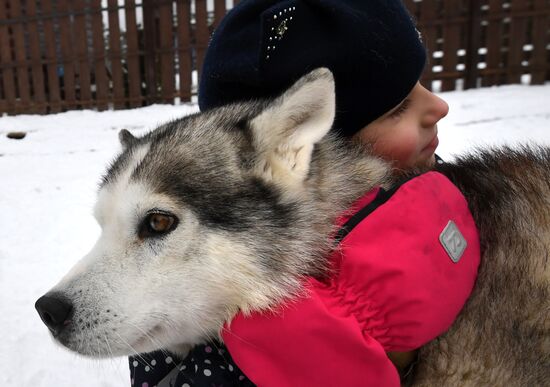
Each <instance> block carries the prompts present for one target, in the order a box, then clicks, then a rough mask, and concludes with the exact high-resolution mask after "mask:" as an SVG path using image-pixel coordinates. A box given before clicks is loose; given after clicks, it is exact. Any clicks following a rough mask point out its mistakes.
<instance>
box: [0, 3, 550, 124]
mask: <svg viewBox="0 0 550 387" xmlns="http://www.w3.org/2000/svg"><path fill="white" fill-rule="evenodd" d="M237 1H238V0H234V1H231V0H193V1H192V0H125V1H124V2H123V5H119V1H118V0H0V115H1V113H8V114H19V113H50V112H60V111H65V110H70V109H81V108H94V109H97V110H105V109H109V108H114V109H123V108H132V107H138V106H144V105H148V104H152V103H178V102H181V101H189V100H191V98H192V95H193V94H194V93H196V84H197V78H198V77H200V68H201V66H202V61H203V57H204V53H205V50H206V48H207V45H208V40H209V36H210V34H211V32H212V31H213V29H214V28H215V27H216V26H217V24H218V23H219V21H220V20H221V18H222V17H223V15H224V14H225V12H226V10H227V8H226V7H228V6H229V7H231V6H232V5H233V3H236V2H237ZM243 1H246V0H243ZM365 1H369V0H365ZM405 3H406V5H407V7H408V8H409V10H410V11H411V13H413V14H414V16H415V18H416V20H417V22H418V28H419V30H420V31H421V33H422V36H423V40H424V42H425V44H426V46H427V48H428V50H429V58H430V62H429V65H428V66H427V70H426V73H425V76H424V79H423V81H424V83H425V84H426V85H427V86H428V87H430V88H433V89H436V90H454V89H460V88H471V87H478V86H489V85H498V84H508V83H520V82H522V83H531V84H541V83H544V82H545V81H548V80H550V1H549V0H405ZM195 70H196V71H195ZM194 74H196V75H195V76H194Z"/></svg>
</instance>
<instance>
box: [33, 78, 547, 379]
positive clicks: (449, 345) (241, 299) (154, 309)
mask: <svg viewBox="0 0 550 387" xmlns="http://www.w3.org/2000/svg"><path fill="white" fill-rule="evenodd" d="M334 113H335V102H334V81H333V78H332V75H331V73H330V72H329V71H328V70H326V69H317V70H315V71H313V72H311V73H310V74H308V75H306V76H304V77H303V78H302V79H300V80H299V81H298V82H297V83H296V84H294V85H293V86H292V87H291V88H290V89H289V90H287V91H286V92H285V93H284V94H283V95H281V96H280V97H278V98H275V99H272V100H268V101H254V102H250V103H241V104H234V105H229V106H225V107H221V108H217V109H213V110H211V111H207V112H204V113H199V114H195V115H192V116H189V117H185V118H183V119H180V120H176V121H173V122H170V123H168V124H165V125H163V126H161V127H159V128H157V129H156V130H154V131H152V132H151V133H149V134H147V135H145V136H144V137H142V138H135V137H133V136H132V135H131V134H130V133H129V132H127V131H122V132H121V134H120V139H121V142H122V144H123V151H122V153H121V154H120V155H119V156H118V158H117V159H116V160H115V161H114V162H113V164H112V165H111V167H110V168H109V169H108V171H107V173H106V175H105V177H104V178H103V181H102V183H101V187H100V190H99V194H98V201H97V205H96V207H95V217H96V218H97V221H98V222H99V224H100V225H101V227H102V233H101V236H100V238H99V240H98V241H97V243H96V245H95V246H94V247H93V249H92V251H91V252H90V253H89V254H88V255H87V256H86V257H84V258H83V259H82V260H81V261H80V262H79V263H78V264H77V265H76V266H75V267H74V268H73V269H72V270H71V271H70V272H69V273H68V274H67V275H66V276H65V277H64V278H63V279H62V280H61V281H60V283H59V284H58V285H56V286H55V287H54V288H53V289H52V290H51V291H50V292H48V293H47V294H46V295H45V296H43V297H42V298H40V299H39V300H38V301H37V305H36V306H37V309H38V311H39V313H40V315H41V318H42V319H43V321H44V322H45V324H46V325H47V326H48V328H49V329H50V331H51V333H52V334H53V336H54V338H55V339H56V340H57V341H58V342H60V343H61V344H63V345H64V346H66V347H67V348H69V349H71V350H73V351H76V352H79V353H81V354H84V355H88V356H93V357H107V356H117V355H129V354H135V353H136V352H137V353H140V352H150V351H153V350H157V349H161V348H162V349H168V350H171V351H174V352H176V353H185V352H186V350H187V348H189V346H192V345H195V344H197V343H200V342H204V341H205V340H207V339H210V338H213V337H217V335H218V334H219V332H220V330H221V328H222V326H223V324H224V323H225V322H228V321H230V320H231V319H232V317H233V316H235V314H236V313H237V312H238V311H243V312H244V313H247V312H250V311H258V310H269V309H271V308H273V307H275V306H276V305H278V304H280V303H281V302H284V301H286V300H289V299H292V298H293V297H297V296H300V295H301V294H303V291H304V290H303V289H302V287H301V284H302V283H303V280H304V278H305V277H307V276H315V277H322V276H324V275H327V266H328V264H327V257H328V256H329V252H330V250H331V249H332V247H333V246H332V243H331V240H330V237H329V236H330V235H331V234H332V233H333V231H334V228H333V227H334V226H333V224H334V221H335V219H336V218H337V217H338V216H339V215H341V213H342V212H343V211H344V210H346V209H347V208H349V206H350V205H351V204H352V203H353V202H354V201H355V200H356V199H357V198H358V197H360V196H361V195H363V194H364V193H365V192H367V191H370V190H371V189H372V188H374V187H376V186H382V187H386V188H387V187H389V186H391V184H392V177H391V173H390V168H389V166H388V165H387V164H386V163H384V162H383V161H381V160H380V159H378V158H376V157H373V156H371V155H369V154H368V152H367V151H365V150H364V149H363V148H362V147H358V146H356V145H353V144H352V143H350V142H347V141H340V140H338V139H337V138H335V137H333V136H331V135H330V134H329V131H330V129H331V126H332V122H333V119H334ZM442 171H443V172H444V173H445V174H446V175H447V176H449V177H450V178H451V179H452V180H453V181H454V182H455V183H456V184H457V185H458V186H459V188H460V189H462V191H463V192H464V194H465V195H466V197H467V198H468V199H469V201H470V204H471V208H472V211H473V213H474V216H475V218H476V221H477V223H478V226H479V229H480V233H481V241H482V244H483V247H484V249H485V255H484V257H483V262H482V264H481V268H480V274H479V280H478V283H477V287H476V289H475V291H474V294H473V295H472V298H471V300H470V301H469V302H468V304H467V305H466V307H465V309H464V312H463V313H462V314H461V316H460V317H459V319H458V320H457V322H456V324H455V325H454V326H453V328H452V329H451V330H450V331H449V332H448V333H447V334H445V335H444V336H443V337H441V338H439V339H438V340H436V341H434V342H433V343H431V344H429V345H427V346H426V347H425V348H424V349H423V350H422V351H421V356H420V361H419V364H418V367H417V368H418V375H417V382H418V384H419V385H468V384H471V385H506V386H509V385H518V386H519V385H524V386H527V385H529V386H534V385H543V384H545V383H548V380H549V379H548V378H549V377H550V342H549V330H550V325H549V324H550V319H549V313H550V297H549V288H550V287H549V284H550V266H549V262H548V252H549V251H550V150H549V149H538V150H535V151H529V150H526V151H523V152H512V151H509V150H505V151H501V152H486V153H483V154H481V155H480V156H475V157H474V156H471V157H466V158H464V159H463V160H460V161H459V162H457V163H456V164H453V165H445V166H444V167H442Z"/></svg>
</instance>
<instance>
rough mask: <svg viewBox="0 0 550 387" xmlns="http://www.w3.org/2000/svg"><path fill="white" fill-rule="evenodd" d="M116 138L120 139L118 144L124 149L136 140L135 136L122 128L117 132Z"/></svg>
mask: <svg viewBox="0 0 550 387" xmlns="http://www.w3.org/2000/svg"><path fill="white" fill-rule="evenodd" d="M118 139H119V140H120V144H121V145H122V149H124V150H126V149H128V148H130V147H131V146H132V145H134V144H135V143H137V141H138V140H137V138H135V137H134V135H133V134H132V133H130V132H129V131H128V130H126V129H122V130H121V131H120V132H118Z"/></svg>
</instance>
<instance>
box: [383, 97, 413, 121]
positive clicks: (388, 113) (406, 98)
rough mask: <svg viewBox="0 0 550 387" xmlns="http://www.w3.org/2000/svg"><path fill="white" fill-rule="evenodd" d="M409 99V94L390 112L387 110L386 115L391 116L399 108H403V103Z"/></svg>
mask: <svg viewBox="0 0 550 387" xmlns="http://www.w3.org/2000/svg"><path fill="white" fill-rule="evenodd" d="M408 100H409V97H408V96H407V97H405V98H404V99H403V101H401V102H400V103H399V105H397V106H396V107H394V108H393V109H392V110H390V111H389V112H387V113H386V114H384V117H389V116H391V115H392V114H393V113H395V112H396V111H398V110H399V109H401V108H402V107H403V105H405V103H407V102H408Z"/></svg>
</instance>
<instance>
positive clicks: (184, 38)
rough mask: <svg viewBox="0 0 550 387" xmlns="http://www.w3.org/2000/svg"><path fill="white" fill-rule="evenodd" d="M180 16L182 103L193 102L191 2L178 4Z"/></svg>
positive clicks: (181, 0) (179, 57) (179, 2)
mask: <svg viewBox="0 0 550 387" xmlns="http://www.w3.org/2000/svg"><path fill="white" fill-rule="evenodd" d="M177 14H178V29H177V34H178V35H177V36H178V65H179V76H180V82H179V83H180V84H179V93H180V98H181V100H182V101H191V84H192V78H191V73H192V71H193V63H192V57H191V16H190V15H191V3H190V0H180V1H178V2H177Z"/></svg>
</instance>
